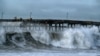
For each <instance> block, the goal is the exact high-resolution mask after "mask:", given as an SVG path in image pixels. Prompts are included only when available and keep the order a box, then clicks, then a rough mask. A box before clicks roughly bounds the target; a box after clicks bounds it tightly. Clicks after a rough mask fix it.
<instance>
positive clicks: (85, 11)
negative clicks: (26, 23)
mask: <svg viewBox="0 0 100 56" xmlns="http://www.w3.org/2000/svg"><path fill="white" fill-rule="evenodd" d="M3 2H4V5H5V6H4V8H5V9H4V10H5V18H13V17H14V16H18V17H23V18H29V13H30V12H32V17H33V18H56V19H61V18H63V19H66V13H67V12H68V13H69V19H79V20H81V19H82V20H95V19H96V20H99V18H100V17H99V15H100V13H99V12H98V11H100V10H99V7H97V2H96V0H3Z"/></svg>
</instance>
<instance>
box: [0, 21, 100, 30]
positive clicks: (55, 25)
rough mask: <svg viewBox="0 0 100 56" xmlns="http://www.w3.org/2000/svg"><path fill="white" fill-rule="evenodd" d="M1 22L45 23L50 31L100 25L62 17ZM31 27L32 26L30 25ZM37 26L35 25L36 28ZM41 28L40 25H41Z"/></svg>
mask: <svg viewBox="0 0 100 56" xmlns="http://www.w3.org/2000/svg"><path fill="white" fill-rule="evenodd" d="M0 22H23V24H27V23H32V24H38V25H45V28H46V29H47V30H50V31H59V30H63V29H64V28H68V27H72V28H73V27H76V26H85V27H87V26H93V25H95V26H97V27H99V26H100V22H94V21H79V20H60V19H0ZM30 27H31V26H30ZM35 27H36V26H34V28H35ZM39 29H40V27H39Z"/></svg>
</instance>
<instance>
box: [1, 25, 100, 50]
mask: <svg viewBox="0 0 100 56" xmlns="http://www.w3.org/2000/svg"><path fill="white" fill-rule="evenodd" d="M10 32H15V33H10ZM23 32H25V30H23V29H22V28H20V27H19V28H16V29H14V30H12V29H9V30H5V28H3V27H0V46H1V45H5V46H6V45H7V44H8V43H10V44H12V45H15V46H17V47H22V48H25V47H26V46H28V45H29V44H30V45H31V46H32V47H34V46H39V47H41V45H43V46H44V45H45V46H52V47H59V48H68V49H98V48H99V47H100V32H99V28H98V27H96V26H93V27H78V28H66V29H65V30H64V31H62V32H59V33H55V32H48V31H46V30H45V29H44V28H43V29H42V31H35V30H32V29H31V30H28V33H29V34H24V33H23ZM6 33H8V34H10V35H9V36H6ZM29 35H30V36H29ZM5 43H6V44H5Z"/></svg>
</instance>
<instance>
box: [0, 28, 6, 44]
mask: <svg viewBox="0 0 100 56" xmlns="http://www.w3.org/2000/svg"><path fill="white" fill-rule="evenodd" d="M5 41H6V38H5V30H4V29H3V28H2V27H0V45H3V44H4V43H5Z"/></svg>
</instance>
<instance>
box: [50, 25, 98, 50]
mask: <svg viewBox="0 0 100 56" xmlns="http://www.w3.org/2000/svg"><path fill="white" fill-rule="evenodd" d="M94 34H95V35H96V36H97V35H99V31H98V28H97V27H96V26H93V27H91V28H87V27H79V28H67V29H66V30H65V31H64V32H63V33H62V37H61V39H60V40H59V41H54V40H53V41H52V45H53V46H56V47H61V48H70V49H77V48H78V49H91V48H92V49H95V48H96V45H95V44H96V43H97V42H96V41H97V39H96V40H94V39H95V38H96V36H94ZM98 38H100V36H99V37H98ZM98 42H99V41H98Z"/></svg>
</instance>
